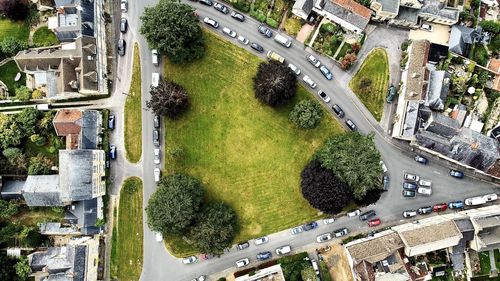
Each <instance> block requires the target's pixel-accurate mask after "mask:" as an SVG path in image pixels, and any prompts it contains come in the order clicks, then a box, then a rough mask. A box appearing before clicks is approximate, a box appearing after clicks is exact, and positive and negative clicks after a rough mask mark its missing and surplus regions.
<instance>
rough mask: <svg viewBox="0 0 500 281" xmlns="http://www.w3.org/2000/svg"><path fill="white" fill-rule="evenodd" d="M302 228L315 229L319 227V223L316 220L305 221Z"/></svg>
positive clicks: (305, 229)
mask: <svg viewBox="0 0 500 281" xmlns="http://www.w3.org/2000/svg"><path fill="white" fill-rule="evenodd" d="M302 228H303V229H304V231H309V230H313V229H315V228H318V223H317V222H315V221H312V222H308V223H304V225H303V226H302Z"/></svg>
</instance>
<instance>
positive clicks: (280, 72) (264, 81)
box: [253, 61, 297, 107]
mask: <svg viewBox="0 0 500 281" xmlns="http://www.w3.org/2000/svg"><path fill="white" fill-rule="evenodd" d="M253 88H254V91H255V97H256V98H257V99H258V100H260V101H261V102H263V103H265V104H267V105H270V106H272V107H277V106H281V105H284V104H286V103H287V102H288V101H289V100H290V99H292V98H293V97H294V96H295V93H296V92H297V76H296V75H295V73H293V72H292V70H291V69H290V68H288V67H287V66H286V65H283V64H280V63H278V62H275V61H271V62H269V63H264V62H263V63H261V64H260V65H259V67H258V69H257V74H256V75H255V76H254V77H253Z"/></svg>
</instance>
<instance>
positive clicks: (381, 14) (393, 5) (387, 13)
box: [370, 0, 400, 21]
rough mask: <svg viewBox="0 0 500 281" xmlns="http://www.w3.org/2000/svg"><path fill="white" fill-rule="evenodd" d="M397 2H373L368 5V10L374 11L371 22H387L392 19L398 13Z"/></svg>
mask: <svg viewBox="0 0 500 281" xmlns="http://www.w3.org/2000/svg"><path fill="white" fill-rule="evenodd" d="M399 4H400V3H399V1H396V0H373V1H372V2H371V3H370V9H372V10H373V11H375V15H374V16H373V17H372V19H373V20H377V21H387V20H389V19H394V18H395V17H397V16H398V13H399Z"/></svg>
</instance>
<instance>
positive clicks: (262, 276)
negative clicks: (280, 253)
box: [234, 264, 285, 281]
mask: <svg viewBox="0 0 500 281" xmlns="http://www.w3.org/2000/svg"><path fill="white" fill-rule="evenodd" d="M234 280H235V281H265V280H269V281H271V280H272V281H285V276H284V275H283V269H282V268H281V265H280V264H276V265H272V266H269V267H266V268H261V269H258V270H255V271H252V272H251V273H248V274H245V275H243V276H239V277H236V278H235V279H234Z"/></svg>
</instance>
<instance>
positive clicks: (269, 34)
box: [258, 24, 273, 38]
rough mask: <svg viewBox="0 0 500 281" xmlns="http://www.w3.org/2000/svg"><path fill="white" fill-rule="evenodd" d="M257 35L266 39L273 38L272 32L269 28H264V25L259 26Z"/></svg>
mask: <svg viewBox="0 0 500 281" xmlns="http://www.w3.org/2000/svg"><path fill="white" fill-rule="evenodd" d="M258 30H259V33H260V34H262V35H264V36H266V37H268V38H271V37H273V32H272V31H271V30H269V28H267V27H265V26H264V25H262V24H261V25H259V28H258Z"/></svg>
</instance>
